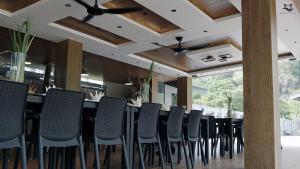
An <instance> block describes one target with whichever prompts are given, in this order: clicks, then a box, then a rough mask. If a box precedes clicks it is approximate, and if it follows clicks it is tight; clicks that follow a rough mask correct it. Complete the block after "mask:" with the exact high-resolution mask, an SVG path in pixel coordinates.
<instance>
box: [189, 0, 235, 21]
mask: <svg viewBox="0 0 300 169" xmlns="http://www.w3.org/2000/svg"><path fill="white" fill-rule="evenodd" d="M189 1H190V2H191V3H192V4H193V5H195V6H196V7H197V8H199V9H200V10H201V11H202V12H204V13H205V14H206V15H207V16H209V17H210V18H212V19H213V20H216V19H220V18H223V17H226V16H230V15H235V14H238V13H240V12H239V10H237V9H236V8H235V7H234V6H233V5H232V4H231V2H230V1H229V0H189Z"/></svg>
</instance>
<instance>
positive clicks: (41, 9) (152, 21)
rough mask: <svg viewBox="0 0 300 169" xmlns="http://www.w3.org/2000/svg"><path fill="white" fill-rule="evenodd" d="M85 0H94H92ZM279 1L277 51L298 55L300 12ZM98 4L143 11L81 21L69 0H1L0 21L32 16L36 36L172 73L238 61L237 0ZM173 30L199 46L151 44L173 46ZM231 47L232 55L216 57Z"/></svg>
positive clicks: (105, 0)
mask: <svg viewBox="0 0 300 169" xmlns="http://www.w3.org/2000/svg"><path fill="white" fill-rule="evenodd" d="M84 1H85V2H87V3H89V4H90V5H94V1H93V0H84ZM277 2H278V5H277V15H278V24H277V25H278V26H277V27H278V39H279V40H278V52H279V54H288V55H291V56H292V55H293V56H295V57H300V47H299V46H298V45H300V32H299V31H298V30H299V29H300V15H299V12H298V10H297V9H296V8H295V9H294V10H293V11H292V12H287V11H285V10H284V9H283V8H282V6H283V4H285V3H288V4H289V3H291V4H294V2H293V0H277ZM11 4H15V5H11ZM99 5H101V6H102V7H103V8H119V7H141V8H143V11H139V12H134V13H130V14H123V15H109V14H105V15H102V16H96V17H94V18H93V19H92V20H90V21H89V22H88V23H83V22H82V21H81V19H82V18H84V17H85V16H86V15H87V13H86V10H85V8H83V7H82V6H80V5H78V4H77V3H75V2H74V1H73V0H0V9H1V10H0V26H3V27H7V28H11V29H15V28H16V26H17V24H19V23H21V22H22V21H24V20H25V19H26V17H27V16H30V17H32V20H33V34H35V35H36V36H39V37H41V38H44V39H47V40H50V41H54V42H59V41H62V40H64V39H67V38H70V39H73V40H76V41H79V42H82V43H83V46H84V50H85V51H87V52H90V53H94V54H97V55H100V56H105V57H108V58H111V59H115V60H118V61H121V62H125V63H129V64H133V65H136V66H139V67H143V68H148V67H149V64H150V63H151V61H152V60H154V61H156V62H157V63H159V65H158V66H157V68H156V70H155V71H156V72H158V73H162V74H165V75H168V76H173V77H175V76H189V75H195V74H197V73H201V72H202V71H207V70H209V69H214V68H216V67H218V68H220V67H221V68H222V67H224V68H225V67H228V66H230V65H236V64H240V63H241V61H242V35H241V31H242V30H241V1H240V0H177V1H174V0H99ZM12 6H13V7H14V8H12ZM258 31H259V30H258ZM176 36H183V37H184V38H183V44H182V46H184V47H195V48H197V47H199V49H198V50H196V51H192V53H190V52H187V53H181V54H178V55H175V54H174V52H173V51H172V50H170V49H167V48H161V47H159V46H157V45H154V44H153V42H157V43H160V44H162V45H165V46H169V47H176V46H177V41H176V40H175V37H176ZM197 52H198V53H197ZM231 52H233V53H234V54H231V56H232V57H231V58H228V59H225V60H222V61H218V60H220V56H222V55H224V54H228V53H231ZM191 55H193V57H191ZM210 55H213V56H214V57H215V60H214V61H212V62H206V61H205V59H203V58H205V57H207V56H210ZM195 58H196V59H195ZM208 60H210V59H208Z"/></svg>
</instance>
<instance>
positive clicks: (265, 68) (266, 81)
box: [242, 0, 280, 169]
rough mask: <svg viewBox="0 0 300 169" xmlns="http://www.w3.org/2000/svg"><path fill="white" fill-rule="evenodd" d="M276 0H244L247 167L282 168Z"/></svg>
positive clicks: (253, 168)
mask: <svg viewBox="0 0 300 169" xmlns="http://www.w3.org/2000/svg"><path fill="white" fill-rule="evenodd" d="M275 5H276V0H242V23H243V24H242V25H243V71H244V112H245V115H244V122H245V154H244V155H245V169H279V168H280V128H279V101H278V68H277V67H278V55H277V30H276V6H275Z"/></svg>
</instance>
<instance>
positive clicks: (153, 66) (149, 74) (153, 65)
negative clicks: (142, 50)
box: [145, 61, 156, 84]
mask: <svg viewBox="0 0 300 169" xmlns="http://www.w3.org/2000/svg"><path fill="white" fill-rule="evenodd" d="M155 67H156V64H155V63H154V62H153V61H152V63H151V65H150V67H149V69H148V73H147V77H146V78H145V82H146V83H147V84H149V83H150V81H151V80H152V75H153V72H154V69H155Z"/></svg>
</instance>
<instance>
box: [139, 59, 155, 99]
mask: <svg viewBox="0 0 300 169" xmlns="http://www.w3.org/2000/svg"><path fill="white" fill-rule="evenodd" d="M155 67H156V65H155V63H154V62H152V63H151V65H150V67H149V69H148V73H147V77H146V78H143V79H141V80H140V95H141V96H142V98H143V102H149V96H150V95H149V94H150V93H149V92H150V91H151V87H150V82H151V80H152V75H153V71H154V69H155Z"/></svg>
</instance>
